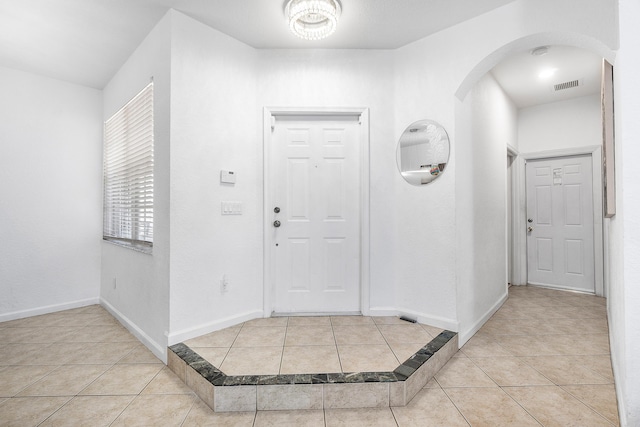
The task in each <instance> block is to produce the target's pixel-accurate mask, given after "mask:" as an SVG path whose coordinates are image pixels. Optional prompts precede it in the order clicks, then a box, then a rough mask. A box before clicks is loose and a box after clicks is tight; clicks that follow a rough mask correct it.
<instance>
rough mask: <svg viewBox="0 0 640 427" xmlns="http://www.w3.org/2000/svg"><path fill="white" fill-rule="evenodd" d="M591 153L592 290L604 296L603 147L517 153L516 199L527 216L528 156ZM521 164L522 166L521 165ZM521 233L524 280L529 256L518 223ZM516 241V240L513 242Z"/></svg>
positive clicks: (560, 155)
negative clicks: (519, 160)
mask: <svg viewBox="0 0 640 427" xmlns="http://www.w3.org/2000/svg"><path fill="white" fill-rule="evenodd" d="M584 155H588V156H591V166H592V191H593V257H594V259H593V268H594V271H593V273H594V281H595V294H596V295H598V296H606V292H605V289H604V229H603V224H604V220H603V215H604V211H603V204H602V203H603V199H602V197H603V192H602V179H603V175H602V147H601V146H599V145H589V146H585V147H576V148H566V149H559V150H547V151H539V152H535V153H524V154H521V155H520V156H519V157H521V158H522V160H523V161H522V162H520V163H519V164H518V165H519V167H518V169H519V170H518V171H517V172H518V175H519V176H520V177H521V182H522V186H520V187H519V190H520V194H519V197H518V199H519V200H520V201H521V205H523V206H524V216H525V217H526V215H527V214H526V177H525V165H526V162H527V161H528V160H542V159H553V158H557V157H568V156H584ZM520 165H521V167H520ZM521 219H522V221H523V222H522V223H524V221H526V218H524V217H523V218H521ZM518 234H519V235H520V237H519V238H518V239H516V241H517V242H518V244H519V245H520V247H519V248H517V249H519V251H520V254H521V255H523V259H524V263H525V267H526V268H524V271H522V272H521V274H522V277H524V279H525V280H524V283H527V279H528V277H527V273H528V265H527V262H528V258H527V233H526V230H525V228H524V227H520V231H519V232H518ZM514 243H515V242H514Z"/></svg>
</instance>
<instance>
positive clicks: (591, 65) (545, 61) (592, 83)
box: [491, 46, 602, 108]
mask: <svg viewBox="0 0 640 427" xmlns="http://www.w3.org/2000/svg"><path fill="white" fill-rule="evenodd" d="M553 69H555V70H556V71H555V73H554V74H553V75H552V76H550V77H547V78H540V77H539V74H540V73H541V72H543V71H545V70H553ZM491 72H492V74H493V76H494V77H495V78H496V80H497V81H498V83H499V84H500V86H502V88H503V89H504V91H505V92H506V93H507V94H509V97H510V98H511V99H512V100H513V102H514V103H515V104H516V105H517V106H518V108H524V107H530V106H532V105H538V104H546V103H549V102H556V101H563V100H566V99H570V98H577V97H579V96H586V95H592V94H596V93H599V92H600V82H601V75H602V57H601V56H598V55H596V54H594V53H591V52H589V51H586V50H583V49H578V48H575V47H569V46H549V50H548V53H547V54H546V55H542V56H534V55H532V54H531V51H525V52H520V53H517V54H515V55H513V56H511V57H509V58H508V59H506V60H504V61H502V62H501V63H500V64H498V65H497V66H496V67H495V68H494V69H493V70H492V71H491ZM572 80H580V81H581V83H583V85H582V86H578V87H574V88H571V89H564V90H560V91H558V92H554V91H553V86H554V85H556V84H560V83H564V82H569V81H572Z"/></svg>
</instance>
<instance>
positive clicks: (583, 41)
mask: <svg viewBox="0 0 640 427" xmlns="http://www.w3.org/2000/svg"><path fill="white" fill-rule="evenodd" d="M552 45H566V46H573V47H578V48H582V49H585V50H588V51H591V52H593V53H596V54H598V55H600V56H602V57H603V58H604V59H606V60H607V61H609V62H610V63H611V64H615V56H616V52H615V51H614V50H612V49H611V48H609V47H608V46H607V45H605V44H604V43H603V42H601V41H600V40H598V39H595V38H593V37H589V36H585V35H583V34H578V33H569V32H549V33H537V34H531V35H529V36H526V37H522V38H520V39H517V40H514V41H512V42H510V43H507V44H505V45H503V46H502V47H500V48H499V49H497V50H495V51H493V53H491V54H489V55H488V56H486V57H485V58H484V59H483V60H482V61H480V62H479V63H478V64H476V66H475V67H474V68H473V69H472V70H471V71H470V72H469V73H468V74H467V76H466V77H465V78H464V80H463V81H462V82H461V83H460V86H458V89H457V90H456V92H455V96H456V98H458V99H459V100H460V101H464V99H465V97H466V96H467V94H468V93H469V91H470V90H471V89H472V88H473V87H474V86H475V84H476V83H477V82H478V81H480V79H481V78H482V77H483V76H484V75H485V74H486V73H488V72H489V71H491V69H493V67H495V66H496V65H498V64H499V63H500V62H502V61H503V60H505V59H506V58H508V57H509V56H510V55H512V54H513V53H516V52H522V51H525V50H530V49H534V48H536V47H538V46H552Z"/></svg>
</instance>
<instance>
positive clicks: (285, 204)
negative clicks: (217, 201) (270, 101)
mask: <svg viewBox="0 0 640 427" xmlns="http://www.w3.org/2000/svg"><path fill="white" fill-rule="evenodd" d="M359 126H360V124H359V121H358V117H357V116H345V117H332V118H329V117H322V116H318V117H308V116H307V117H295V116H293V117H292V116H284V117H277V118H276V121H275V124H274V126H273V130H272V138H271V147H270V154H271V159H270V165H271V166H270V172H269V173H270V177H269V182H270V183H271V190H270V191H271V195H270V197H268V199H267V200H270V201H272V203H273V221H272V222H271V223H270V224H269V225H270V228H271V232H270V234H271V260H272V263H273V264H272V272H273V281H274V294H275V295H274V303H273V310H274V311H275V312H278V313H329V312H330V313H334V312H359V311H360V141H359V135H360V129H359ZM276 208H277V209H276ZM276 211H278V212H276ZM276 221H278V222H277V223H276Z"/></svg>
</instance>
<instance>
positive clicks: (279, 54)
mask: <svg viewBox="0 0 640 427" xmlns="http://www.w3.org/2000/svg"><path fill="white" fill-rule="evenodd" d="M258 59H259V61H258V107H259V108H262V107H367V108H369V109H370V165H369V166H370V171H371V173H370V247H371V253H370V263H371V269H370V281H371V282H370V298H369V307H371V310H372V314H375V313H384V312H388V311H392V312H393V311H394V310H395V288H396V282H395V280H394V274H393V272H394V265H395V254H396V241H397V239H396V229H395V226H396V222H395V215H396V214H397V212H398V211H399V210H401V209H403V207H402V206H398V205H396V203H395V198H394V186H395V181H396V179H402V178H401V177H400V174H399V173H398V171H397V167H396V162H395V158H396V154H395V153H396V144H397V141H398V138H399V137H400V132H397V133H396V132H394V130H393V123H394V121H393V119H394V98H393V81H394V69H393V53H392V52H391V51H384V50H306V49H305V50H260V51H258ZM259 126H260V128H262V121H260V122H259ZM260 162H262V157H260Z"/></svg>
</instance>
